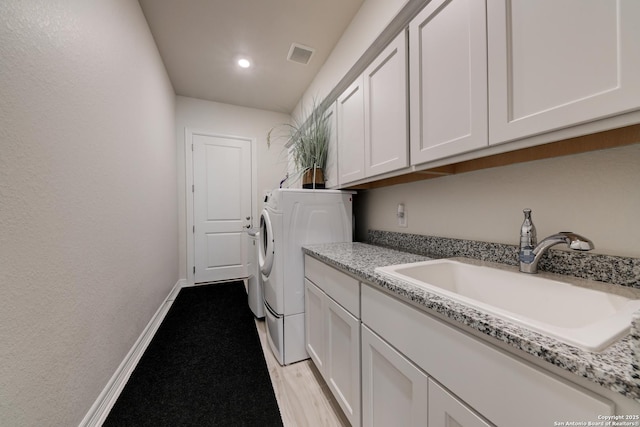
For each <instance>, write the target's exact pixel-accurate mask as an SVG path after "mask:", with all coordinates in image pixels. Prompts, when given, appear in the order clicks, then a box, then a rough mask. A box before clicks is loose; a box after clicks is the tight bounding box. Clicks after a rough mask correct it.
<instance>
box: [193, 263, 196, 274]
mask: <svg viewBox="0 0 640 427" xmlns="http://www.w3.org/2000/svg"><path fill="white" fill-rule="evenodd" d="M193 274H196V266H195V265H194V266H193Z"/></svg>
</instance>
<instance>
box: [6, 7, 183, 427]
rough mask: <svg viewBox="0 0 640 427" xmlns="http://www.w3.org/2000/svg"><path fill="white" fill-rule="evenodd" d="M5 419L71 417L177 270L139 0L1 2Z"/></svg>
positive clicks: (169, 146)
mask: <svg viewBox="0 0 640 427" xmlns="http://www.w3.org/2000/svg"><path fill="white" fill-rule="evenodd" d="M0 94H1V95H0V284H1V285H0V289H2V298H0V361H1V362H0V424H2V425H6V426H45V425H47V426H73V425H78V423H79V422H80V421H81V420H82V418H83V417H84V415H85V414H86V413H87V411H88V410H89V408H90V407H91V405H92V404H93V402H94V401H95V400H96V398H97V397H98V395H99V394H100V392H101V391H102V389H103V388H104V386H105V385H106V384H107V381H108V380H109V379H110V377H111V376H112V375H113V373H114V372H115V371H116V369H117V367H118V365H119V364H120V363H121V362H122V360H123V359H124V357H125V355H126V354H127V352H128V351H129V349H130V348H131V347H132V345H133V343H134V342H135V340H136V339H137V338H138V336H139V335H140V333H141V332H142V330H143V329H144V327H145V326H146V324H147V323H148V321H149V320H150V319H151V317H152V316H153V314H154V313H155V311H156V309H157V308H158V307H159V306H160V304H161V303H162V301H163V300H164V298H165V297H166V296H167V295H168V293H169V292H170V290H171V289H172V287H173V286H174V285H175V283H176V282H177V280H178V259H177V236H178V231H177V208H176V206H177V198H176V179H177V178H176V158H175V138H174V135H175V131H174V102H175V96H174V92H173V89H172V87H171V84H170V82H169V80H168V77H167V75H166V72H165V70H164V66H163V64H162V62H161V60H160V57H159V55H158V52H157V49H156V47H155V44H154V41H153V39H152V37H151V34H150V32H149V29H148V27H147V24H146V21H145V19H144V16H143V14H142V11H141V10H140V7H139V5H138V2H136V1H131V0H101V1H91V2H87V1H85V0H3V1H2V2H0Z"/></svg>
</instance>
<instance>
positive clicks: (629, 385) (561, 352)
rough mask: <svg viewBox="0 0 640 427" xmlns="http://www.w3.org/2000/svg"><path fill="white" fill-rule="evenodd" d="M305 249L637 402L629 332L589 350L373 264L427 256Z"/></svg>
mask: <svg viewBox="0 0 640 427" xmlns="http://www.w3.org/2000/svg"><path fill="white" fill-rule="evenodd" d="M303 251H304V252H305V253H307V254H309V255H311V256H313V257H315V258H317V259H319V260H321V261H324V262H326V263H327V264H329V265H332V266H334V267H336V268H338V269H341V270H344V271H347V272H349V273H351V274H353V275H355V276H356V277H358V278H359V279H360V280H363V281H367V282H369V283H372V284H374V285H377V286H380V287H381V288H384V289H386V290H387V291H390V292H391V293H393V294H395V295H396V296H398V297H399V298H401V299H404V300H405V301H408V302H410V303H412V305H414V306H417V307H419V308H421V309H424V310H425V311H427V312H428V311H431V312H435V313H438V314H440V315H442V316H444V317H446V318H447V319H448V320H449V321H451V322H453V323H454V324H455V323H459V324H462V325H466V326H467V327H469V328H471V329H473V330H475V331H477V332H479V333H480V334H482V335H487V336H488V337H491V338H489V339H490V340H491V339H496V340H499V341H501V342H503V343H505V344H507V345H508V346H510V347H512V348H515V349H517V350H520V351H523V352H525V353H527V354H529V355H532V356H534V357H535V358H538V359H540V360H542V361H545V362H548V363H550V364H552V365H555V366H557V367H560V368H562V369H564V370H566V371H568V372H571V373H573V374H575V375H577V376H580V377H584V378H587V379H588V380H590V381H592V382H594V383H596V384H599V385H601V386H603V387H605V388H607V389H610V390H613V391H615V392H617V393H620V394H622V395H624V396H626V397H628V398H630V399H633V400H635V401H636V402H638V403H640V381H639V380H638V379H634V378H633V377H632V368H631V366H632V362H633V361H632V352H631V347H632V342H631V341H632V337H631V336H627V337H625V338H623V339H621V340H619V341H618V342H616V343H614V344H612V345H611V346H609V347H607V348H606V349H605V350H604V351H602V352H600V353H592V352H589V351H586V350H582V349H579V348H577V347H573V346H570V345H567V344H564V343H562V342H560V341H558V340H557V339H555V338H551V337H547V336H544V335H541V334H539V333H536V332H533V331H530V330H527V329H525V328H523V327H520V326H518V325H516V324H513V323H510V322H507V321H504V320H502V319H500V318H497V317H495V316H492V315H489V314H485V313H482V312H479V311H477V310H475V309H472V308H470V307H468V306H465V305H462V304H459V303H456V302H454V301H452V300H450V299H448V298H445V297H441V296H438V295H434V294H431V293H429V292H427V291H425V290H423V289H421V288H418V287H416V286H413V285H411V284H409V283H406V282H402V281H397V280H391V279H387V278H386V277H383V276H381V275H379V274H377V273H376V272H375V271H374V270H375V268H376V267H381V266H386V265H394V264H403V263H409V262H418V261H424V260H428V259H429V258H427V257H425V256H421V255H415V254H411V253H406V252H400V251H397V250H393V249H388V248H384V247H379V246H373V245H369V244H365V243H333V244H324V245H309V246H305V247H304V248H303ZM507 268H509V267H507ZM639 348H640V346H639Z"/></svg>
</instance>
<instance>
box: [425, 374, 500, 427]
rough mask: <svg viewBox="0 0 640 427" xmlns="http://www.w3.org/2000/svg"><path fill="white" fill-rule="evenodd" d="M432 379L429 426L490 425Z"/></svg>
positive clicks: (460, 426) (462, 426) (430, 383)
mask: <svg viewBox="0 0 640 427" xmlns="http://www.w3.org/2000/svg"><path fill="white" fill-rule="evenodd" d="M491 425H492V424H489V423H488V422H486V421H485V420H483V419H482V418H481V417H480V416H478V415H477V414H476V413H475V412H473V411H472V410H471V409H469V408H468V407H467V406H466V405H465V404H464V403H462V402H460V401H459V400H458V399H456V398H455V396H453V395H451V394H450V393H449V392H448V391H447V390H445V389H444V388H442V387H440V386H439V385H438V384H436V383H435V382H434V381H433V380H429V427H453V426H455V427H491Z"/></svg>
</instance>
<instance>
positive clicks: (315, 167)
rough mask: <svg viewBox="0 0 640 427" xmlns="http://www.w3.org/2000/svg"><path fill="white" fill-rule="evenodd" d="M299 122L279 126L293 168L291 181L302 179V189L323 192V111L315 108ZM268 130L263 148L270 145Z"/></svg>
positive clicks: (328, 129)
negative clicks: (282, 129)
mask: <svg viewBox="0 0 640 427" xmlns="http://www.w3.org/2000/svg"><path fill="white" fill-rule="evenodd" d="M313 107H314V108H313V110H312V111H311V113H310V114H309V115H308V116H307V119H306V120H304V121H303V122H299V121H294V122H293V123H287V124H284V125H281V127H284V128H285V130H286V131H287V132H286V135H285V138H286V139H287V142H286V143H285V147H286V148H288V149H289V153H290V155H291V157H292V160H293V163H294V165H295V169H296V170H295V173H294V177H293V178H294V181H295V180H297V179H300V178H302V188H325V178H324V171H325V169H326V166H327V153H328V150H329V138H330V136H331V126H330V123H329V117H328V116H327V112H326V110H324V109H321V108H320V107H318V106H316V104H315V102H314V105H313ZM275 129H276V128H272V129H271V130H270V131H269V133H268V135H267V144H269V145H270V144H271V140H272V138H273V132H274V130H275Z"/></svg>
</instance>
